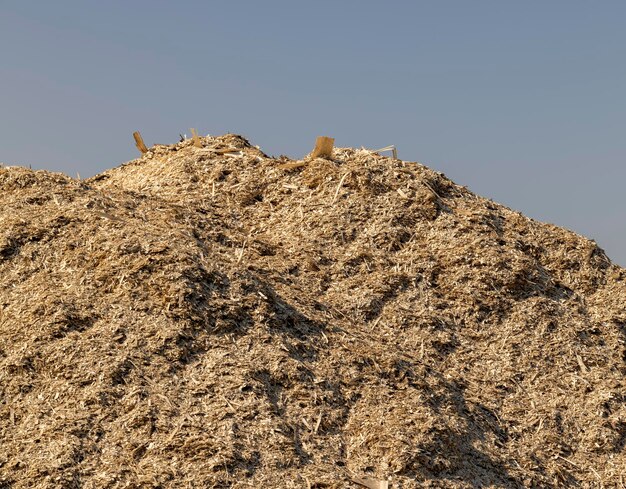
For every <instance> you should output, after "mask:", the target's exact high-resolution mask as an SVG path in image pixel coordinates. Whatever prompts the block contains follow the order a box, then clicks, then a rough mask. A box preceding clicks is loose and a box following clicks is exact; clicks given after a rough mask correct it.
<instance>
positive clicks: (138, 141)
mask: <svg viewBox="0 0 626 489" xmlns="http://www.w3.org/2000/svg"><path fill="white" fill-rule="evenodd" d="M133 137H134V138H135V145H136V146H137V149H138V150H139V151H141V153H142V154H143V153H147V152H148V148H146V145H145V144H144V142H143V138H142V137H141V134H139V131H135V132H134V133H133Z"/></svg>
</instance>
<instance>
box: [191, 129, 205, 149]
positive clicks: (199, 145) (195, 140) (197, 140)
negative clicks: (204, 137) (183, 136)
mask: <svg viewBox="0 0 626 489" xmlns="http://www.w3.org/2000/svg"><path fill="white" fill-rule="evenodd" d="M191 139H193V145H194V146H196V147H197V148H202V143H201V142H200V138H199V137H198V131H196V130H195V129H194V128H193V127H192V128H191Z"/></svg>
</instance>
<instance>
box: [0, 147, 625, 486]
mask: <svg viewBox="0 0 626 489" xmlns="http://www.w3.org/2000/svg"><path fill="white" fill-rule="evenodd" d="M201 146H202V147H197V146H194V145H193V144H192V142H191V141H189V140H187V141H183V142H181V143H179V144H176V145H172V146H155V147H153V148H151V149H150V151H149V152H148V153H146V154H145V155H143V156H142V157H141V158H140V159H138V160H135V161H132V162H130V163H128V164H126V165H123V166H121V167H119V168H115V169H113V170H110V171H107V172H105V173H103V174H101V175H98V176H96V177H93V178H91V179H88V180H77V179H72V178H69V177H67V176H65V175H61V174H55V173H49V172H44V171H31V170H28V169H25V168H20V167H1V168H0V487H2V488H11V489H23V488H94V489H95V488H123V487H132V488H135V487H140V488H202V487H207V488H212V487H216V488H217V487H220V488H228V487H234V488H243V487H249V488H253V487H254V488H265V487H268V488H269V487H276V488H310V489H313V488H318V489H320V488H357V487H360V486H359V485H357V483H356V482H354V481H355V480H360V481H361V482H362V483H365V484H369V485H370V487H377V486H376V481H388V483H389V487H391V488H421V487H431V488H477V487H481V488H482V487H485V488H489V487H490V488H496V487H497V488H510V487H512V488H516V487H545V488H556V487H583V488H585V487H605V488H613V487H626V481H625V478H626V476H624V475H623V474H626V452H625V445H626V386H625V383H624V373H625V371H626V368H625V367H626V363H625V339H626V273H625V271H624V270H623V269H621V268H619V267H618V266H615V265H613V264H611V262H610V261H609V259H608V258H607V257H606V256H605V254H604V252H603V251H602V250H601V249H600V248H598V246H597V245H596V244H595V243H594V242H593V241H590V240H588V239H585V238H583V237H581V236H579V235H577V234H575V233H573V232H570V231H567V230H565V229H562V228H559V227H556V226H553V225H548V224H543V223H539V222H536V221H533V220H532V219H529V218H527V217H525V216H523V215H521V214H520V213H518V212H514V211H512V210H510V209H508V208H506V207H503V206H501V205H498V204H496V203H494V202H492V201H489V200H487V199H484V198H481V197H479V196H477V195H475V194H473V193H471V192H470V191H469V190H467V189H466V188H464V187H461V186H459V185H456V184H455V183H453V182H451V181H450V180H448V179H447V178H446V177H445V176H444V175H442V174H440V173H438V172H435V171H433V170H430V169H428V168H426V167H425V166H423V165H421V164H418V163H410V162H403V161H400V160H394V159H392V158H386V157H383V156H381V155H379V154H376V153H374V152H372V151H368V150H364V149H360V150H355V149H343V148H336V149H335V150H334V153H333V155H332V158H331V159H310V158H309V159H305V160H304V161H302V162H300V166H296V167H295V168H284V167H283V168H281V166H282V165H287V166H288V167H289V166H294V165H293V164H291V165H290V163H293V162H291V161H290V160H288V159H287V158H284V157H281V158H272V157H269V156H267V155H265V154H263V152H262V151H260V150H259V149H258V148H256V147H253V146H251V145H250V144H248V142H247V141H246V140H244V139H243V138H240V137H238V136H233V135H226V136H221V137H207V138H201ZM368 481H369V482H368ZM379 487H383V485H382V484H379Z"/></svg>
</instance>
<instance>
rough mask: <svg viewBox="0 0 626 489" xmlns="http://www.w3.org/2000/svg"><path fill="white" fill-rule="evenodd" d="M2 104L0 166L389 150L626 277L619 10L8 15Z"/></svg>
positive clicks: (412, 5) (383, 7)
mask: <svg viewBox="0 0 626 489" xmlns="http://www.w3.org/2000/svg"><path fill="white" fill-rule="evenodd" d="M0 87H1V90H0V114H1V115H2V116H1V117H0V161H1V162H3V163H5V164H18V165H32V167H33V168H45V169H49V170H54V171H63V172H66V173H68V174H70V175H72V176H75V175H76V173H77V172H79V173H80V175H81V176H82V177H86V176H90V175H93V174H95V173H98V172H100V171H102V170H104V169H106V168H110V167H112V166H116V165H118V164H120V163H122V162H124V161H127V160H129V159H132V158H135V157H136V156H137V151H136V149H135V147H134V144H133V141H132V132H133V131H135V130H140V131H141V132H142V134H143V136H144V139H145V140H146V143H148V144H152V143H155V142H158V143H172V142H175V141H176V140H177V138H178V134H179V133H181V132H186V133H189V128H190V127H196V128H198V130H199V131H200V132H201V133H203V134H207V133H210V134H221V133H225V132H235V133H239V134H243V135H245V136H247V137H248V138H249V139H251V141H252V142H253V144H258V145H260V146H261V148H262V149H263V150H264V151H265V152H266V153H269V154H275V155H279V154H286V155H289V156H292V157H301V156H302V155H304V154H305V153H307V152H308V151H309V150H310V149H311V146H312V144H313V141H314V139H315V136H317V135H329V136H333V137H335V138H336V144H337V145H340V146H366V147H371V148H376V147H382V146H386V145H388V144H395V145H397V147H398V151H399V156H400V157H401V158H403V159H407V160H414V161H420V162H422V163H424V164H426V165H428V166H430V167H432V168H434V169H436V170H439V171H442V172H444V173H446V174H447V175H448V176H449V177H450V178H452V179H453V180H455V181H456V182H457V183H460V184H463V185H467V186H468V187H469V188H470V189H471V190H473V191H475V192H477V193H479V194H481V195H484V196H487V197H490V198H492V199H494V200H496V201H498V202H501V203H503V204H505V205H507V206H509V207H512V208H514V209H517V210H520V211H522V212H524V213H525V214H527V215H529V216H531V217H533V218H535V219H539V220H542V221H548V222H552V223H555V224H558V225H561V226H565V227H568V228H570V229H573V230H575V231H577V232H579V233H581V234H583V235H586V236H588V237H590V238H593V239H595V240H596V241H597V242H598V243H599V245H600V246H601V247H603V248H604V249H605V250H606V251H607V252H608V254H609V256H610V257H611V258H612V259H613V260H614V261H616V262H617V263H619V264H621V265H626V220H625V219H624V212H623V210H624V207H625V205H626V193H625V192H624V183H625V182H626V165H625V163H626V96H625V89H626V2H624V1H600V0H599V1H595V2H592V1H579V0H552V1H550V0H541V1H538V0H537V1H524V2H520V1H506V0H493V1H480V0H475V1H467V0H463V1H461V0H458V1H447V0H437V1H435V0H431V1H389V2H382V1H379V2H374V1H347V0H346V1H339V0H336V1H315V2H298V1H293V0H292V1H272V0H268V1H263V2H261V1H256V2H252V1H239V2H223V1H222V2H217V1H215V2H211V1H205V2H201V1H193V0H190V1H186V2H164V1H124V2H122V1H107V2H104V1H98V2H96V1H88V0H85V1H64V0H59V1H56V2H48V1H46V2H44V1H30V2H26V1H11V0H0Z"/></svg>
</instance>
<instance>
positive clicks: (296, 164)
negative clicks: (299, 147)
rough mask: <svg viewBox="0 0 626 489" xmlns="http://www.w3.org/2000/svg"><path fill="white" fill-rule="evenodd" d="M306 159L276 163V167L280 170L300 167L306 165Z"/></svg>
mask: <svg viewBox="0 0 626 489" xmlns="http://www.w3.org/2000/svg"><path fill="white" fill-rule="evenodd" d="M306 164H307V162H306V161H294V162H292V163H285V164H284V165H278V167H277V168H278V169H280V170H291V169H292V168H300V167H301V166H304V165H306Z"/></svg>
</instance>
